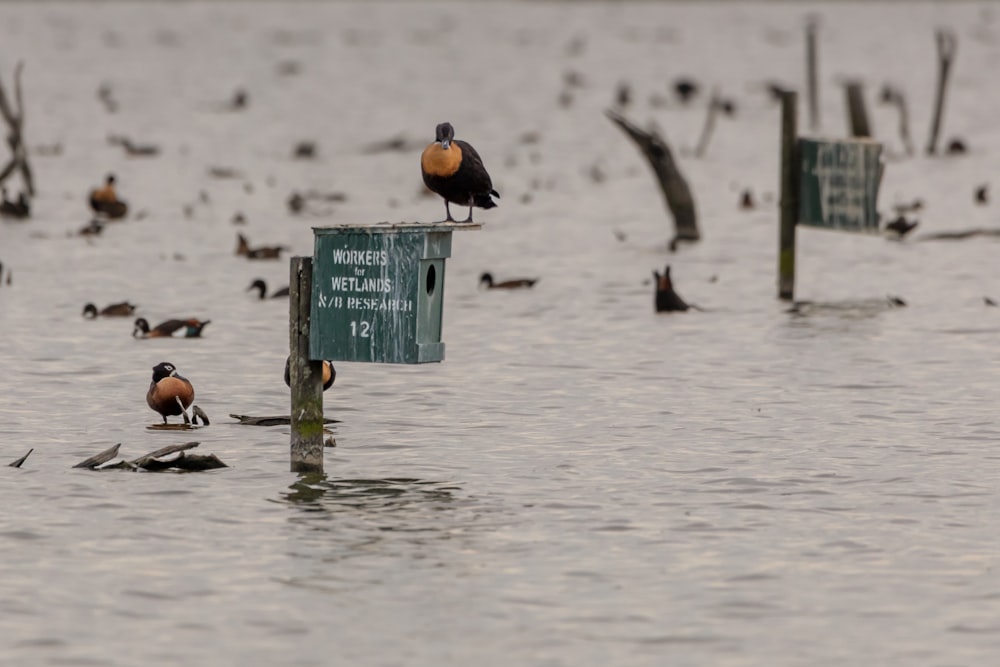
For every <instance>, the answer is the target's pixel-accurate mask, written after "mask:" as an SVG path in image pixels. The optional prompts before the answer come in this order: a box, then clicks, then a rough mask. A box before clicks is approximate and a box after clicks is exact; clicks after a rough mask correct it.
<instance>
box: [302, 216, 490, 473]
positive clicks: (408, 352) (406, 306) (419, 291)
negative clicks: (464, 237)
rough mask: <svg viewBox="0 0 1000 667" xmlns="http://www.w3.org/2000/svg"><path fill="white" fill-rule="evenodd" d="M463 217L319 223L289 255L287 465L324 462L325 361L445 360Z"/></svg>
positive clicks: (313, 467) (311, 466) (316, 467)
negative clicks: (310, 244)
mask: <svg viewBox="0 0 1000 667" xmlns="http://www.w3.org/2000/svg"><path fill="white" fill-rule="evenodd" d="M480 228H481V226H480V225H477V224H469V223H460V224H455V223H378V224H374V225H335V226H331V227H315V228H313V234H314V242H315V245H314V250H313V257H312V258H302V257H295V258H292V265H291V290H290V296H291V305H290V308H291V312H290V315H289V320H290V353H291V360H290V362H289V368H290V377H291V385H292V395H291V402H292V419H291V424H292V441H291V444H292V447H291V459H292V470H293V471H309V472H321V471H322V470H323V441H322V433H323V388H322V363H321V362H322V361H323V360H329V361H357V362H363V363H392V364H423V363H428V362H434V361H442V360H444V343H443V342H442V341H441V322H442V319H443V315H444V262H445V259H446V258H448V257H450V256H451V233H452V231H454V230H456V229H461V230H468V229H480Z"/></svg>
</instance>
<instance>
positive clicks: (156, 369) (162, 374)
mask: <svg viewBox="0 0 1000 667" xmlns="http://www.w3.org/2000/svg"><path fill="white" fill-rule="evenodd" d="M174 375H177V368H176V367H175V366H174V365H173V364H172V363H170V362H169V361H164V362H161V363H158V364H156V365H155V366H153V382H159V381H160V380H162V379H163V378H168V377H171V376H174Z"/></svg>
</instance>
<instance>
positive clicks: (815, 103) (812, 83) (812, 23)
mask: <svg viewBox="0 0 1000 667" xmlns="http://www.w3.org/2000/svg"><path fill="white" fill-rule="evenodd" d="M816 23H817V20H816V18H815V17H811V18H810V19H809V21H808V22H807V23H806V90H807V92H808V94H809V128H810V129H811V130H812V131H813V132H815V131H816V130H818V129H819V88H818V87H817V84H816V80H817V79H818V78H819V75H818V73H817V70H818V69H819V66H818V65H817V60H816Z"/></svg>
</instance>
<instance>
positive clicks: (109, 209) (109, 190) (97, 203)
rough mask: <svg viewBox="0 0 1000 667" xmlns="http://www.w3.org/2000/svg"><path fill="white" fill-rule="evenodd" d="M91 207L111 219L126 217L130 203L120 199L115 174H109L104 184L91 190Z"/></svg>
mask: <svg viewBox="0 0 1000 667" xmlns="http://www.w3.org/2000/svg"><path fill="white" fill-rule="evenodd" d="M90 208H92V209H94V212H95V213H99V214H102V215H105V216H107V217H108V218H109V219H111V220H117V219H118V218H124V217H125V215H126V214H127V213H128V204H126V203H125V202H124V201H122V200H120V199H118V194H117V193H116V192H115V175H114V174H108V177H107V178H106V179H105V181H104V185H103V186H102V187H99V188H97V189H95V190H91V192H90Z"/></svg>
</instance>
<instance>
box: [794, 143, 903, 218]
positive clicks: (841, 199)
mask: <svg viewBox="0 0 1000 667" xmlns="http://www.w3.org/2000/svg"><path fill="white" fill-rule="evenodd" d="M799 154H800V156H801V164H802V173H801V174H800V181H799V219H798V221H799V223H800V224H804V225H812V226H814V227H824V228H827V229H838V230H843V231H851V232H867V233H877V232H878V230H879V216H878V210H877V208H876V206H877V203H878V188H879V184H880V183H881V181H882V169H883V166H882V145H881V144H879V143H877V142H874V141H866V140H844V141H819V140H816V139H799Z"/></svg>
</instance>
